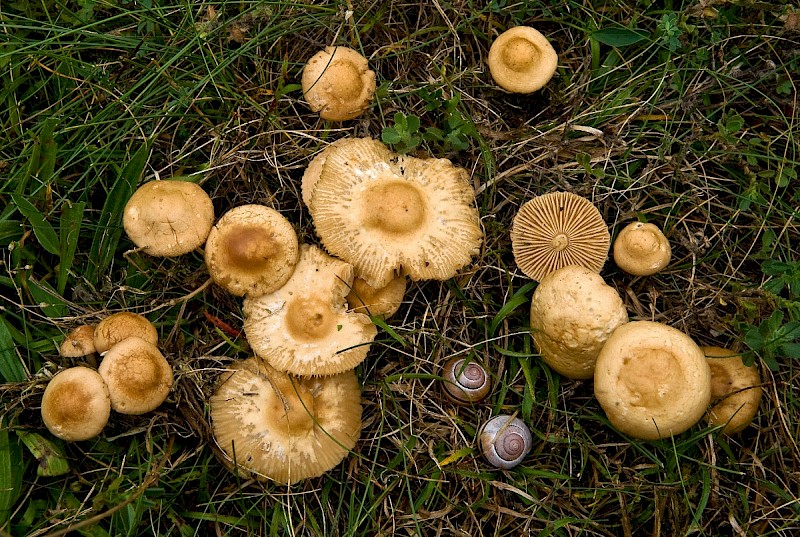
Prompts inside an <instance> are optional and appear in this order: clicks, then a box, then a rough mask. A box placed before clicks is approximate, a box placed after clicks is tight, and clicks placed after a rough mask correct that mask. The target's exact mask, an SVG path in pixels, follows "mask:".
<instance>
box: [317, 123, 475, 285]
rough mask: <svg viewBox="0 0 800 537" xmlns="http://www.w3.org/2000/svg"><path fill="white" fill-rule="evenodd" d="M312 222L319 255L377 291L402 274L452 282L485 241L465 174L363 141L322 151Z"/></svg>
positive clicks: (447, 163)
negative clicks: (342, 264)
mask: <svg viewBox="0 0 800 537" xmlns="http://www.w3.org/2000/svg"><path fill="white" fill-rule="evenodd" d="M311 216H312V217H313V219H314V225H315V227H316V229H317V234H318V235H319V237H320V239H321V241H322V243H323V244H324V245H325V248H326V249H327V250H328V251H329V252H330V253H331V254H333V255H335V256H337V257H339V258H341V259H344V260H345V261H347V262H348V263H351V264H352V265H353V266H354V267H355V269H356V272H357V274H358V275H359V276H360V277H361V278H363V279H364V280H365V281H366V282H367V283H368V284H370V285H371V286H372V287H376V288H377V287H384V286H386V285H387V284H388V283H389V282H390V281H391V280H393V279H394V278H396V277H398V276H400V275H402V274H408V275H409V276H410V277H411V279H413V280H429V279H433V280H446V279H448V278H452V277H453V276H455V274H456V272H457V271H458V270H459V269H460V268H462V267H464V266H465V265H467V264H468V263H469V262H470V261H471V259H472V256H473V255H476V254H477V253H478V251H479V249H480V246H481V243H482V240H483V232H482V230H481V228H480V224H479V220H478V211H477V208H476V207H475V192H474V190H473V189H472V186H471V185H470V184H469V181H468V174H467V172H466V171H465V170H463V169H461V168H456V167H455V166H453V165H452V163H451V162H450V161H449V160H446V159H418V158H414V157H408V156H402V155H396V154H393V153H392V152H391V151H389V150H388V149H386V147H385V146H384V145H383V144H382V143H380V142H378V141H377V140H371V139H368V138H360V139H351V140H350V141H349V142H348V143H346V144H344V143H343V144H340V145H337V146H336V147H331V148H330V149H329V150H328V155H327V157H326V161H325V165H324V167H323V170H322V174H321V175H320V178H319V181H317V185H316V188H315V189H314V194H313V197H312V203H311Z"/></svg>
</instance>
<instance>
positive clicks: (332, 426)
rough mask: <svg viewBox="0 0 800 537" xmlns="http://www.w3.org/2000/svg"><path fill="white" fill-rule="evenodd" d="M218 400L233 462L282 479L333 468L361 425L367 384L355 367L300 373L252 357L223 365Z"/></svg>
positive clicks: (215, 409)
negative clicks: (227, 366) (311, 374)
mask: <svg viewBox="0 0 800 537" xmlns="http://www.w3.org/2000/svg"><path fill="white" fill-rule="evenodd" d="M210 407H211V422H212V427H213V430H214V439H215V441H216V443H217V445H219V447H220V448H222V450H223V451H224V452H225V454H226V460H225V463H226V466H228V468H229V469H230V470H232V471H234V472H236V473H238V474H240V475H244V476H248V475H252V476H254V477H256V478H258V479H262V480H265V479H271V480H274V481H277V482H279V483H287V484H291V483H296V482H297V481H300V480H301V479H306V478H310V477H317V476H320V475H322V474H323V473H325V472H327V471H328V470H330V469H332V468H333V467H334V466H336V465H337V464H339V462H341V461H342V460H343V459H344V458H345V457H346V456H347V454H348V452H349V451H350V450H351V449H353V447H354V446H355V444H356V441H357V440H358V436H359V434H360V431H361V386H360V385H359V383H358V379H357V378H356V374H355V372H354V371H352V370H351V371H346V372H344V373H341V374H338V375H334V376H330V377H324V378H304V379H298V378H294V377H292V376H290V375H287V374H285V373H280V372H278V371H276V370H275V369H273V368H272V367H270V366H269V365H268V364H266V363H264V362H263V361H261V360H258V359H256V358H250V359H247V360H244V361H240V362H236V363H234V364H232V366H231V367H230V371H229V372H227V373H223V375H222V377H221V380H220V385H219V387H218V388H217V390H216V393H214V395H213V396H212V397H211V400H210Z"/></svg>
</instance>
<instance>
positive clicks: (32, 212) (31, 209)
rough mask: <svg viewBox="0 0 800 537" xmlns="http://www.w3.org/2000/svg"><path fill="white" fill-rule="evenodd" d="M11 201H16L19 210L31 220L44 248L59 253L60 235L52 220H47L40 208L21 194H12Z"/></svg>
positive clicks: (54, 253)
mask: <svg viewBox="0 0 800 537" xmlns="http://www.w3.org/2000/svg"><path fill="white" fill-rule="evenodd" d="M11 201H12V202H14V205H16V207H17V210H18V211H19V212H21V213H22V215H23V216H24V217H25V218H27V219H28V221H29V222H30V224H31V227H32V228H33V234H34V235H36V240H38V241H39V244H41V245H42V248H44V249H45V250H47V251H48V252H50V253H51V254H53V255H58V235H56V232H55V230H54V229H53V226H51V225H50V222H48V221H47V220H45V218H44V215H42V213H40V212H39V209H37V208H36V207H35V206H34V205H33V204H32V203H31V202H29V201H28V200H27V199H25V197H24V196H22V195H21V194H11Z"/></svg>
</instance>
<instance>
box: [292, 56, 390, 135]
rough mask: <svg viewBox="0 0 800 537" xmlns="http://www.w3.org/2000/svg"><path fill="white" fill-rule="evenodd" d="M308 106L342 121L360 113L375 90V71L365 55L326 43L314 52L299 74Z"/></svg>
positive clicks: (322, 115)
mask: <svg viewBox="0 0 800 537" xmlns="http://www.w3.org/2000/svg"><path fill="white" fill-rule="evenodd" d="M301 85H302V86H303V95H304V96H305V98H306V101H307V102H308V106H309V107H310V108H311V110H312V111H314V112H319V117H321V118H322V119H328V120H331V121H345V120H348V119H354V118H356V117H358V116H360V115H361V114H362V113H363V112H364V110H366V108H367V107H368V106H369V103H370V101H372V96H373V95H374V93H375V72H374V71H371V70H370V68H369V64H368V62H367V59H366V58H365V57H364V56H362V55H361V54H360V53H359V52H358V51H356V50H353V49H351V48H348V47H326V48H325V50H321V51H319V52H317V53H316V54H314V56H312V57H311V59H310V60H308V63H307V64H306V66H305V68H303V76H302V78H301Z"/></svg>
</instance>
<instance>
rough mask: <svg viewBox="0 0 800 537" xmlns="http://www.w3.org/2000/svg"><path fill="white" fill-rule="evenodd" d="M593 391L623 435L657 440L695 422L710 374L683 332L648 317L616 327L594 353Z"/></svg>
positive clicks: (705, 397)
mask: <svg viewBox="0 0 800 537" xmlns="http://www.w3.org/2000/svg"><path fill="white" fill-rule="evenodd" d="M594 393H595V396H596V397H597V400H598V402H599V403H600V406H602V407H603V410H605V412H606V415H607V416H608V419H609V420H610V421H611V423H612V424H613V425H614V427H616V428H617V429H619V430H620V431H621V432H623V433H624V434H627V435H629V436H632V437H634V438H639V439H642V440H656V439H658V438H666V437H669V436H672V435H676V434H679V433H682V432H683V431H685V430H687V429H688V428H690V427H691V426H692V425H694V424H695V423H697V422H698V421H699V420H700V418H702V417H703V414H705V412H706V408H707V407H708V403H709V401H710V400H711V372H710V370H709V367H708V363H707V362H706V358H705V355H704V354H703V351H702V350H701V349H700V347H698V346H697V344H696V343H695V342H694V341H692V339H691V338H690V337H689V336H687V335H686V334H684V333H683V332H681V331H679V330H676V329H675V328H672V327H670V326H667V325H665V324H661V323H655V322H652V321H633V322H630V323H627V324H624V325H622V326H620V327H619V328H617V329H616V330H615V331H614V333H613V334H611V336H610V337H609V338H608V340H607V341H606V344H605V345H604V346H603V348H602V349H601V350H600V354H599V355H598V356H597V365H596V367H595V372H594Z"/></svg>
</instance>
